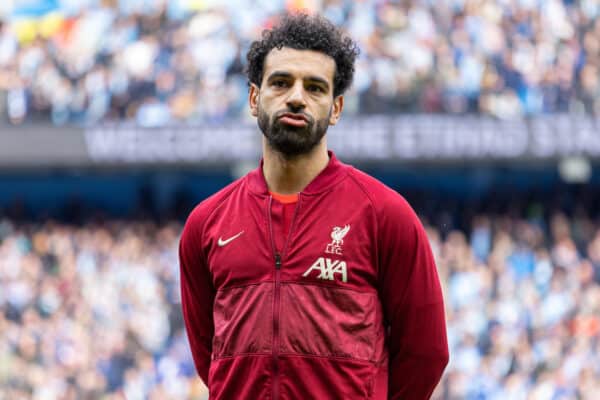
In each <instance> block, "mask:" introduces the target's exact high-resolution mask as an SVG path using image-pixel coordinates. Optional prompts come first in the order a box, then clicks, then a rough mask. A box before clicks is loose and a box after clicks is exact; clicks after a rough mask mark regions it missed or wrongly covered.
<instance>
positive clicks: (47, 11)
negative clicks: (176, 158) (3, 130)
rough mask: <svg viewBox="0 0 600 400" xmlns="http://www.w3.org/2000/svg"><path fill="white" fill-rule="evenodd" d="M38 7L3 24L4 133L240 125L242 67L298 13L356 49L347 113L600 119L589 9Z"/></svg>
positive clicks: (465, 4) (598, 9)
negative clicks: (261, 38)
mask: <svg viewBox="0 0 600 400" xmlns="http://www.w3.org/2000/svg"><path fill="white" fill-rule="evenodd" d="M10 3H11V2H9V4H10ZM27 3H32V2H27ZM33 3H36V2H33ZM37 3H39V4H40V6H39V9H36V8H35V7H28V8H27V7H25V8H19V7H18V6H17V5H16V3H15V5H13V7H12V9H11V8H10V6H9V7H7V6H5V7H7V9H5V11H4V14H5V16H4V18H2V17H1V16H0V93H2V94H3V95H2V96H0V97H2V98H5V101H4V104H2V105H0V109H1V110H2V114H4V118H5V119H7V120H9V121H11V122H12V123H22V122H23V121H28V120H51V121H53V122H54V123H55V124H65V123H79V124H89V123H94V122H98V121H105V120H123V119H126V120H132V121H137V122H138V123H140V124H142V125H144V126H162V125H165V124H168V123H170V122H173V121H186V122H206V121H222V120H223V119H227V118H233V117H246V116H247V113H246V107H245V104H246V101H245V97H246V79H245V77H244V75H243V67H244V64H245V59H244V57H243V55H244V54H245V52H246V50H247V48H248V46H249V43H250V41H251V40H253V39H255V38H256V37H257V36H258V35H259V34H260V31H261V30H262V29H264V28H267V27H269V26H270V25H272V24H273V22H274V19H275V18H276V16H277V14H278V13H281V12H283V11H286V10H293V9H297V8H309V9H313V10H318V11H321V12H322V13H323V14H324V15H326V16H327V17H329V18H330V19H332V20H333V21H335V22H336V23H337V24H339V25H340V26H343V27H345V29H346V30H347V31H348V32H349V33H350V34H351V35H352V36H353V37H354V38H355V39H356V40H357V41H358V42H359V44H360V47H361V51H362V55H361V57H360V60H359V62H358V65H357V74H356V79H355V83H354V86H353V89H352V90H351V92H350V93H348V96H347V101H346V104H347V106H346V113H347V114H352V113H354V114H355V113H359V112H360V113H398V112H426V113H435V112H445V113H453V114H463V113H473V112H478V113H483V114H489V115H494V116H497V117H502V118H507V117H516V116H527V115H535V114H541V113H548V112H570V113H576V114H577V113H579V114H580V113H588V114H595V115H597V114H598V112H599V110H600V79H599V77H600V18H598V16H599V15H600V6H599V5H598V3H597V2H595V1H593V0H583V1H566V0H565V1H560V0H549V1H544V2H540V1H501V2H497V1H479V0H468V1H450V0H446V1H425V0H423V1H402V2H400V1H398V2H396V1H383V2H380V1H377V2H375V1H360V2H351V1H341V0H324V1H285V2H284V1H277V2H259V3H258V4H257V5H255V4H254V2H250V1H245V0H239V1H232V2H226V3H220V2H214V1H204V2H195V1H189V2H187V1H172V2H171V1H170V2H166V1H161V0H152V1H144V2H141V1H132V0H122V1H114V0H113V1H108V0H104V1H98V0H88V1H84V2H68V1H50V0H47V1H38V2H37ZM0 10H1V9H0ZM0 15H1V14H0Z"/></svg>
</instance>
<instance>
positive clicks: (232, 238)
mask: <svg viewBox="0 0 600 400" xmlns="http://www.w3.org/2000/svg"><path fill="white" fill-rule="evenodd" d="M242 233H244V231H241V232H240V233H238V234H237V235H234V236H232V237H230V238H229V239H226V240H223V239H222V238H219V241H218V242H217V244H218V245H219V246H220V247H223V246H225V245H226V244H228V243H230V242H233V241H234V240H235V239H237V238H239V237H240V236H242Z"/></svg>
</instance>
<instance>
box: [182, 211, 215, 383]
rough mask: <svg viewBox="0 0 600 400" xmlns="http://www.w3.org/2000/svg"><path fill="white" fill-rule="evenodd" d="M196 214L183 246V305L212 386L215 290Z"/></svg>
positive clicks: (198, 360) (200, 365) (197, 359)
mask: <svg viewBox="0 0 600 400" xmlns="http://www.w3.org/2000/svg"><path fill="white" fill-rule="evenodd" d="M196 211H197V210H194V212H192V214H191V215H190V217H189V218H188V221H187V222H186V224H185V227H184V229H183V233H182V235H181V240H180V242H179V266H180V277H181V278H180V279H181V304H182V311H183V319H184V321H185V327H186V331H187V336H188V340H189V343H190V347H191V350H192V356H193V358H194V364H195V365H196V370H197V371H198V375H200V377H201V378H202V380H203V381H204V383H205V384H206V385H207V386H208V370H209V368H210V360H211V352H212V338H213V334H214V325H213V316H212V315H213V313H212V311H213V302H214V293H215V292H214V288H213V284H212V279H211V275H210V272H209V270H208V266H207V264H206V259H205V257H204V254H203V252H202V248H201V243H202V241H201V236H200V232H201V229H200V227H201V223H202V221H201V219H200V218H199V215H198V213H197V212H196Z"/></svg>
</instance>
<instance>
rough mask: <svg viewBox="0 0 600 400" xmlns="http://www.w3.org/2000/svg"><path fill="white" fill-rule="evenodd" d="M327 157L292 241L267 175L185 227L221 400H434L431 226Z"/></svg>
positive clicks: (213, 383) (442, 331)
mask: <svg viewBox="0 0 600 400" xmlns="http://www.w3.org/2000/svg"><path fill="white" fill-rule="evenodd" d="M329 154H330V161H329V164H328V166H327V167H326V168H325V169H324V170H323V171H322V172H321V173H320V174H319V175H318V176H317V177H316V178H315V179H314V180H313V181H312V182H311V183H310V184H309V185H308V186H307V187H306V188H305V190H304V191H302V192H301V193H300V194H299V197H298V202H297V203H296V206H295V211H294V215H293V218H292V220H291V223H290V227H289V233H288V234H287V237H286V238H282V237H279V236H281V235H279V236H277V235H276V234H275V235H274V232H275V233H277V232H281V231H282V228H281V225H282V218H283V213H282V210H283V206H282V204H281V203H279V202H277V201H276V200H274V199H273V198H272V197H271V196H270V194H269V191H268V189H267V184H266V182H265V179H264V176H263V174H262V168H257V169H256V170H254V171H252V172H250V173H249V174H248V175H246V176H245V177H243V178H241V179H239V180H237V181H235V182H234V183H232V184H231V185H229V186H227V187H226V188H224V189H222V190H221V191H219V192H218V193H216V194H215V195H213V196H211V197H209V198H208V199H206V200H204V201H203V202H202V203H200V204H199V205H198V206H197V207H196V208H195V209H194V210H193V211H192V213H191V214H190V216H189V218H188V220H187V222H186V225H185V228H184V230H183V234H182V237H181V241H180V248H179V254H180V264H181V294H182V305H183V315H184V319H185V324H186V329H187V333H188V337H189V341H190V345H191V349H192V353H193V357H194V361H195V364H196V368H197V370H198V373H199V375H200V377H201V378H202V380H204V382H205V383H206V384H207V385H208V388H209V391H210V396H211V399H231V400H238V399H252V400H254V399H353V400H354V399H388V398H389V399H426V398H428V397H429V396H430V395H431V392H432V391H433V389H434V388H435V386H436V384H437V383H438V381H439V379H440V377H441V375H442V372H443V370H444V367H445V366H446V364H447V362H448V343H447V338H446V326H445V318H444V306H443V299H442V293H441V289H440V283H439V278H438V274H437V271H436V267H435V264H434V261H433V257H432V253H431V249H430V246H429V243H428V240H427V237H426V234H425V232H424V230H423V227H422V225H421V223H420V222H419V220H418V218H417V216H416V215H415V213H414V212H413V210H412V209H411V207H410V206H409V205H408V203H407V202H406V201H405V200H404V199H403V198H402V197H401V196H400V195H398V194H397V193H396V192H394V191H393V190H391V189H389V188H388V187H386V186H385V185H383V184H382V183H381V182H379V181H377V180H376V179H374V178H372V177H370V176H368V175H366V174H364V173H362V172H360V171H358V170H356V169H354V168H353V167H351V166H348V165H345V164H342V163H341V162H340V161H338V160H337V159H336V157H335V155H334V154H333V153H331V152H330V153H329Z"/></svg>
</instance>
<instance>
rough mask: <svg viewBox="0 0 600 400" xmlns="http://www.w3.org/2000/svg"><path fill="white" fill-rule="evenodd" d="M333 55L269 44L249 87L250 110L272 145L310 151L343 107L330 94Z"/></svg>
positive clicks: (289, 152)
mask: <svg viewBox="0 0 600 400" xmlns="http://www.w3.org/2000/svg"><path fill="white" fill-rule="evenodd" d="M334 73H335V61H334V60H333V58H331V57H329V56H327V55H325V54H323V53H320V52H316V51H312V50H296V49H291V48H288V47H284V48H282V49H281V50H279V49H273V50H271V52H270V53H269V54H268V55H267V57H266V59H265V66H264V73H263V80H262V83H261V86H260V88H259V87H258V86H256V85H254V84H252V85H251V86H250V96H249V102H250V111H251V113H252V115H253V116H255V117H257V119H258V126H259V127H260V129H261V131H262V133H263V135H264V136H265V138H266V139H267V142H268V144H269V146H271V148H273V149H274V150H276V151H278V152H280V153H281V154H283V155H285V156H297V155H301V154H306V153H309V152H310V151H311V150H312V149H314V148H315V147H316V146H317V145H318V144H319V143H321V140H322V139H323V136H325V133H326V132H327V128H328V126H329V125H335V124H336V123H337V121H338V119H339V117H340V114H341V112H342V108H343V103H344V99H343V96H341V95H340V96H338V97H336V98H334V97H333V76H334Z"/></svg>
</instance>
